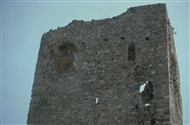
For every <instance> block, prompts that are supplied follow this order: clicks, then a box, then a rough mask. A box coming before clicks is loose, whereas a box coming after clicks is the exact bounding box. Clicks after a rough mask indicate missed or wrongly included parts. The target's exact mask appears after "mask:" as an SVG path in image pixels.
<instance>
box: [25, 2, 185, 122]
mask: <svg viewBox="0 0 190 125" xmlns="http://www.w3.org/2000/svg"><path fill="white" fill-rule="evenodd" d="M143 86H144V88H143ZM27 123H28V124H34V125H37V124H51V125H55V124H63V125H71V124H72V125H79V124H86V125H106V124H107V125H111V124H114V125H182V106H181V95H180V80H179V70H178V62H177V58H176V52H175V46H174V39H173V30H172V27H171V25H170V21H169V19H168V16H167V10H166V5H165V4H155V5H147V6H139V7H132V8H129V9H128V10H127V12H125V13H122V14H121V15H119V16H117V17H113V18H108V19H103V20H92V21H77V20H74V21H73V22H71V23H70V24H69V25H68V26H65V27H62V28H58V29H56V30H50V31H49V32H47V33H45V34H43V36H42V39H41V45H40V50H39V55H38V61H37V65H36V71H35V78H34V84H33V89H32V100H31V102H30V108H29V113H28V119H27Z"/></svg>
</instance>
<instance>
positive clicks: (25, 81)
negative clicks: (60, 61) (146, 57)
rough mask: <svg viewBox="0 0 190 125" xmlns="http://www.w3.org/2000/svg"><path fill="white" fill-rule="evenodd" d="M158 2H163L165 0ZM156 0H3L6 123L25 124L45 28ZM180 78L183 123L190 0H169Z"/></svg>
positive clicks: (186, 114) (105, 15)
mask: <svg viewBox="0 0 190 125" xmlns="http://www.w3.org/2000/svg"><path fill="white" fill-rule="evenodd" d="M159 3H162V1H160V2H159ZM164 3H165V2H164ZM146 4H153V2H135V1H134V2H116V1H115V2H111V1H110V2H100V1H99V2H52V1H51V2H39V1H38V2H36V1H31V2H27V1H25V2H21V1H20V2H16V1H14V2H13V1H12V2H11V1H1V49H0V50H1V63H2V65H1V72H2V74H1V78H0V79H1V87H0V88H1V101H0V102H1V104H2V107H1V113H2V117H1V120H0V121H1V123H2V124H25V123H26V119H27V114H28V109H29V102H30V98H31V97H30V96H31V89H32V84H33V78H34V70H35V65H36V61H37V55H38V50H39V46H40V39H41V36H42V34H43V33H45V32H47V31H49V30H50V29H56V28H57V27H58V26H59V27H62V26H66V25H67V24H69V23H70V22H71V21H72V20H74V19H77V20H85V21H90V20H91V19H103V18H111V17H114V16H117V15H119V14H121V13H123V12H125V11H126V10H127V9H128V8H129V7H134V6H139V5H146ZM166 5H167V10H168V15H169V18H170V22H171V24H172V26H173V27H174V30H175V31H176V32H177V33H176V34H175V35H174V38H175V46H176V51H177V57H178V64H179V70H180V80H181V94H182V101H183V102H182V105H183V123H184V124H188V123H189V94H188V93H189V72H188V71H189V67H188V65H189V59H188V58H189V55H188V54H189V50H188V48H189V3H188V2H175V1H171V2H166Z"/></svg>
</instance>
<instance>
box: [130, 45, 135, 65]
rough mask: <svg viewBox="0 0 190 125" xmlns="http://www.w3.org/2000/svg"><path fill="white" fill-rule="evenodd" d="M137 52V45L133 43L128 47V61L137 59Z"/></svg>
mask: <svg viewBox="0 0 190 125" xmlns="http://www.w3.org/2000/svg"><path fill="white" fill-rule="evenodd" d="M135 59H136V53H135V45H133V44H131V45H129V47H128V61H135Z"/></svg>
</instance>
